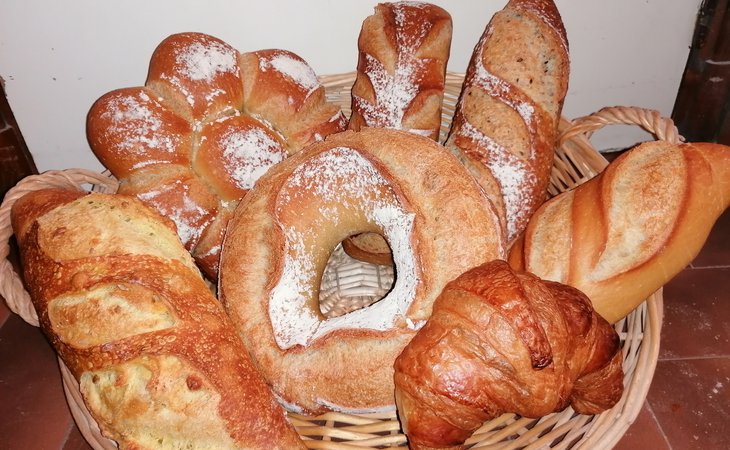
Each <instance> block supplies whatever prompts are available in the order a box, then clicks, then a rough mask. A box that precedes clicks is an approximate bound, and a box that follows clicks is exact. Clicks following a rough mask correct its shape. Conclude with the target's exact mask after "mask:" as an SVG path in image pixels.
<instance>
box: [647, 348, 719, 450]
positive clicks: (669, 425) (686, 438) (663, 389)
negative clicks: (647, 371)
mask: <svg viewBox="0 0 730 450" xmlns="http://www.w3.org/2000/svg"><path fill="white" fill-rule="evenodd" d="M648 401H649V404H650V405H651V408H652V411H653V412H654V415H655V416H656V419H657V421H658V422H659V425H660V426H661V429H662V430H663V431H664V433H665V435H666V436H667V439H668V441H669V443H670V445H671V448H674V449H703V450H727V449H728V448H730V358H707V359H683V360H673V361H659V363H658V364H657V370H656V373H655V376H654V381H653V383H652V386H651V388H650V389H649V395H648Z"/></svg>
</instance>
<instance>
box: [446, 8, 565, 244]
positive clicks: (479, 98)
mask: <svg viewBox="0 0 730 450" xmlns="http://www.w3.org/2000/svg"><path fill="white" fill-rule="evenodd" d="M568 74H569V58H568V41H567V37H566V34H565V28H564V27H563V23H562V21H561V18H560V14H559V12H558V10H557V8H556V7H555V4H554V3H553V2H552V0H511V1H510V2H509V3H508V4H507V6H506V7H505V8H504V9H503V10H502V11H499V12H497V13H496V14H495V15H494V17H493V18H492V20H491V21H490V22H489V25H488V26H487V28H486V30H485V31H484V34H483V35H482V37H481V39H480V41H479V43H478V44H477V46H476V48H475V49H474V53H473V55H472V59H471V61H470V63H469V67H468V68H467V72H466V76H465V79H464V85H463V88H462V92H461V94H460V98H459V101H458V104H457V107H456V112H455V114H454V118H453V121H452V124H451V130H450V132H449V136H448V138H447V141H446V147H447V148H448V149H449V150H451V151H452V152H454V153H455V154H456V155H457V156H458V157H459V159H460V160H461V161H462V162H463V163H464V164H465V165H466V166H467V167H468V168H469V170H470V171H471V172H472V174H473V175H474V176H475V177H476V178H477V180H478V181H479V183H480V184H481V185H482V187H483V188H484V189H485V190H486V191H487V192H488V193H489V195H490V197H491V198H492V201H493V202H494V203H495V204H496V205H498V207H499V209H500V211H501V213H502V214H503V219H504V223H505V226H506V231H507V241H508V243H511V242H513V241H514V239H515V238H516V237H517V236H519V235H520V234H521V232H522V231H523V230H524V227H525V226H526V225H527V222H528V220H529V218H530V216H531V215H532V213H533V212H534V211H535V209H537V207H538V206H539V205H540V204H541V203H543V202H544V201H545V200H546V198H547V186H548V182H549V178H550V169H551V167H552V163H553V157H554V152H555V139H556V136H557V126H558V123H559V119H560V114H561V110H562V106H563V100H564V98H565V94H566V92H567V87H568Z"/></svg>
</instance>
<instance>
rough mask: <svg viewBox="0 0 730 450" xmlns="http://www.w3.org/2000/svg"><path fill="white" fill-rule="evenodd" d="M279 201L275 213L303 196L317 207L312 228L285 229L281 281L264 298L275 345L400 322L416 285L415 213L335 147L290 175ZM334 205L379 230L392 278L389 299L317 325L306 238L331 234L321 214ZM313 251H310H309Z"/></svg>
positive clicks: (365, 165) (366, 165)
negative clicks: (389, 258)
mask: <svg viewBox="0 0 730 450" xmlns="http://www.w3.org/2000/svg"><path fill="white" fill-rule="evenodd" d="M282 192H286V193H287V194H288V195H284V196H281V197H280V203H279V204H277V210H276V211H277V214H280V213H281V211H284V210H286V208H287V205H288V204H289V203H290V202H292V201H295V200H296V199H297V198H298V197H299V196H300V195H302V193H303V192H308V193H314V194H316V196H317V198H318V200H319V202H320V204H319V205H312V207H313V208H320V212H321V213H320V214H319V215H317V216H316V219H314V220H315V222H314V223H305V224H296V225H289V226H286V227H285V228H284V230H283V231H284V235H285V240H286V243H285V249H284V255H285V256H284V262H283V271H282V276H281V278H280V279H279V281H278V282H277V284H276V286H275V287H274V289H273V290H272V292H271V296H270V299H269V317H270V318H271V322H272V326H273V329H274V335H275V338H276V342H277V344H278V345H279V347H280V348H282V349H286V348H290V347H293V346H295V345H304V346H306V345H308V344H310V343H311V342H312V341H314V340H316V339H317V338H320V337H322V336H324V335H326V334H327V333H330V332H332V331H334V330H337V329H342V328H361V329H371V330H388V329H390V328H392V327H393V326H394V325H395V323H396V321H397V320H398V318H402V317H405V315H406V312H407V309H408V306H409V305H410V304H411V303H412V301H413V299H414V297H415V292H416V286H417V284H418V276H417V267H416V259H415V256H414V252H413V248H412V246H411V240H410V239H411V233H412V230H413V221H414V219H415V214H414V213H411V212H408V211H406V210H404V209H403V207H402V206H401V205H400V203H399V201H398V199H397V197H396V196H395V193H394V192H393V190H392V188H390V187H389V185H388V181H387V180H386V179H385V178H384V177H383V176H382V175H381V174H380V173H379V172H378V170H377V169H376V168H375V167H374V166H373V165H372V163H371V162H370V161H368V160H367V159H366V158H365V157H364V156H363V155H361V154H360V153H358V152H357V151H356V150H353V149H350V148H345V147H338V148H333V149H330V150H327V151H325V152H323V153H321V154H319V155H317V156H315V157H314V158H312V159H310V160H309V161H306V162H305V163H303V164H302V165H301V166H299V167H298V168H297V169H295V170H294V171H293V172H292V174H291V176H290V177H289V179H288V180H287V182H286V184H285V185H284V187H283V189H282ZM334 203H336V204H339V205H341V206H342V207H344V208H346V209H352V210H354V211H363V212H364V214H365V216H366V217H367V219H368V220H370V221H372V222H373V223H375V224H376V225H377V226H378V227H380V228H381V229H382V232H383V235H384V236H385V237H386V239H387V240H388V242H389V244H390V246H391V250H392V252H393V258H394V261H395V265H396V268H397V270H398V277H397V280H396V282H395V284H394V286H393V289H392V290H391V292H390V293H389V294H388V295H387V296H386V297H385V298H383V299H382V300H380V301H379V302H377V303H374V304H373V305H370V306H368V307H366V308H362V309H359V310H357V311H354V312H351V313H348V314H345V315H342V316H338V317H334V318H329V319H321V318H320V317H319V316H318V315H317V314H316V313H315V311H312V309H311V308H310V307H309V306H308V304H311V299H313V298H314V299H316V296H317V293H316V290H317V287H318V282H319V280H318V279H317V274H316V273H315V267H314V264H313V262H312V261H313V259H314V258H313V255H314V254H315V252H319V251H321V249H320V248H316V247H317V246H316V245H312V246H311V247H310V246H308V245H307V244H306V243H307V242H310V243H311V242H315V243H316V240H313V239H312V238H313V235H312V233H320V232H322V229H323V228H325V227H332V226H333V225H332V223H331V219H330V216H328V215H327V212H328V208H330V205H332V204H334ZM313 247H314V248H313Z"/></svg>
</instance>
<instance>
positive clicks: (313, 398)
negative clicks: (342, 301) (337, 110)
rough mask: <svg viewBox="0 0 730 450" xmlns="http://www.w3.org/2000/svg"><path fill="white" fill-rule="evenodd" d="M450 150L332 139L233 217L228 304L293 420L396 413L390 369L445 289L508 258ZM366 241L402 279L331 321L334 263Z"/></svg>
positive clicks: (418, 142) (254, 194)
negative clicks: (359, 239)
mask: <svg viewBox="0 0 730 450" xmlns="http://www.w3.org/2000/svg"><path fill="white" fill-rule="evenodd" d="M410 150H416V151H418V153H419V154H420V155H421V156H422V157H420V158H418V160H417V161H414V160H413V159H412V158H410V157H409V151H410ZM442 150H443V149H442V148H441V147H440V146H439V145H438V144H436V143H435V142H433V141H432V140H430V139H428V138H425V137H423V136H418V135H415V134H412V133H408V132H404V131H398V130H389V129H385V128H366V129H363V130H361V131H359V132H354V131H348V132H344V133H339V134H335V135H331V136H330V137H329V138H327V139H326V140H325V141H324V142H319V143H316V144H313V145H311V146H309V147H307V148H306V149H304V150H303V151H301V152H299V153H298V154H296V155H293V156H292V157H290V158H288V159H287V160H285V161H282V162H281V163H279V164H277V165H276V166H274V167H272V168H271V169H270V170H269V171H268V172H267V173H266V174H265V175H264V176H263V177H261V179H259V182H258V183H257V184H256V186H254V188H253V189H251V191H250V192H249V193H248V194H247V195H246V197H245V198H244V199H243V201H242V202H241V204H240V205H239V207H238V209H237V210H236V213H235V216H234V218H233V219H232V220H231V222H230V223H229V227H228V231H227V233H226V239H225V243H224V246H223V254H222V256H221V274H220V280H219V297H220V299H221V301H222V302H223V304H224V305H225V307H226V310H227V311H228V313H229V315H230V316H231V318H232V319H233V321H234V323H235V324H236V326H237V328H238V330H239V333H240V336H241V339H242V340H243V341H244V342H245V343H246V345H247V347H248V350H249V352H250V353H251V355H252V356H253V358H254V359H255V360H256V362H257V365H258V366H259V367H260V369H261V371H262V373H263V374H264V377H265V378H266V379H267V380H268V381H269V383H270V384H271V385H272V388H273V389H274V391H275V392H276V394H277V396H278V397H280V398H281V399H282V400H283V401H284V402H285V403H286V404H287V405H288V406H289V407H290V408H293V409H295V410H298V411H306V412H309V413H321V412H324V411H326V410H336V411H345V412H376V411H385V410H393V409H394V408H395V403H394V398H393V361H394V360H395V357H396V356H397V355H398V354H399V353H400V351H401V350H402V348H403V346H404V345H405V344H406V343H407V342H408V341H409V340H410V339H411V337H412V336H413V334H414V333H415V332H416V330H418V329H419V328H420V327H421V326H423V323H424V322H425V321H426V319H428V317H429V316H430V313H431V305H432V303H433V300H434V299H435V298H436V296H437V295H438V294H439V292H440V291H441V289H442V288H443V286H444V285H445V284H446V283H447V282H448V281H449V280H451V279H453V278H454V277H456V276H458V275H459V274H460V273H462V272H463V271H465V270H467V269H468V268H470V267H473V266H475V265H478V264H480V263H481V262H482V261H486V260H492V259H495V258H502V256H501V255H505V254H506V253H505V246H504V237H503V233H502V229H501V227H500V224H499V220H498V218H497V215H496V213H495V212H494V210H493V209H492V208H491V206H490V204H489V200H488V199H487V198H486V197H485V196H484V194H483V192H482V191H481V190H480V189H479V186H478V185H477V184H476V182H475V181H474V179H473V178H471V177H470V176H469V174H468V172H467V171H466V169H465V168H464V167H463V166H462V165H461V164H460V163H459V162H458V161H457V160H456V158H454V157H453V156H452V155H450V154H449V153H448V152H444V151H442ZM333 218H336V220H333ZM456 227H459V228H460V229H461V230H462V231H463V233H460V234H454V233H451V232H450V231H451V230H453V229H454V228H456ZM366 231H369V232H377V233H379V234H383V235H384V236H386V238H387V239H388V241H389V242H390V243H391V246H392V248H393V257H394V259H395V264H396V267H397V268H398V277H397V280H396V281H395V284H394V285H393V286H392V288H391V290H390V292H389V293H388V294H387V295H386V296H385V297H384V298H383V299H381V300H379V301H378V302H376V303H374V304H372V305H370V306H368V307H365V308H362V309H359V310H357V311H354V312H350V313H348V314H345V315H341V316H338V317H325V316H324V315H323V314H322V312H321V311H320V310H319V297H318V293H319V281H320V279H321V278H322V274H323V272H324V267H325V264H326V263H327V259H328V258H329V256H330V252H331V251H332V249H333V248H335V246H336V245H337V244H338V243H339V242H341V241H342V240H343V239H344V238H345V237H347V236H350V235H352V234H354V233H357V232H366ZM302 386H307V388H306V389H302Z"/></svg>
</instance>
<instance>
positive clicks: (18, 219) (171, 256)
mask: <svg viewBox="0 0 730 450" xmlns="http://www.w3.org/2000/svg"><path fill="white" fill-rule="evenodd" d="M11 215H12V223H13V229H14V232H15V234H16V236H17V238H18V241H19V244H20V249H21V256H22V262H23V267H24V278H25V283H26V285H27V288H28V291H29V293H30V297H31V299H32V302H33V305H34V306H35V308H36V311H37V313H38V317H39V321H40V326H41V328H42V330H43V331H44V333H45V334H46V335H47V337H48V339H49V340H50V341H51V344H52V345H53V347H54V348H55V349H56V351H57V352H58V354H59V356H60V357H61V359H62V360H63V361H64V362H65V364H66V365H67V366H68V368H69V369H70V371H71V373H72V374H73V375H74V377H75V378H76V380H78V382H79V385H80V392H81V393H82V395H83V398H84V402H85V403H86V406H87V408H88V410H89V411H90V413H91V415H92V416H93V417H94V419H95V420H96V421H97V422H98V424H99V426H100V429H101V431H102V433H103V434H104V435H105V436H107V437H108V438H110V439H113V440H114V441H116V442H117V443H118V444H119V446H120V448H122V449H172V448H196V449H261V450H263V449H273V448H278V449H293V448H300V449H304V448H305V446H304V445H303V443H302V442H301V440H300V439H299V437H298V435H297V433H296V431H295V430H294V428H293V427H292V426H291V425H290V424H289V423H288V422H287V419H286V416H285V412H284V410H283V409H282V408H281V406H280V405H279V404H278V403H277V402H276V400H275V399H274V397H273V394H272V393H271V391H270V390H269V388H268V386H267V385H266V384H265V382H264V380H263V378H262V377H261V375H260V374H259V373H258V371H257V369H256V367H255V365H254V364H253V363H252V362H251V360H250V359H249V357H248V353H247V352H246V349H245V348H244V346H243V344H242V342H241V341H240V339H239V338H238V336H237V334H236V332H235V331H234V330H233V327H232V325H231V323H230V322H229V319H228V317H227V316H226V314H225V312H224V310H223V308H222V307H221V306H220V304H219V303H218V302H217V300H216V299H215V297H214V296H213V294H212V292H211V290H210V289H209V287H208V285H207V284H206V283H205V282H204V281H203V278H202V275H201V273H200V271H199V270H198V269H197V267H196V266H195V263H194V262H193V259H192V257H191V256H190V254H189V253H188V252H187V251H186V250H185V248H184V247H183V245H182V243H181V242H180V240H179V238H178V236H177V235H176V234H175V228H174V225H173V223H172V222H171V221H169V220H167V219H163V218H162V217H161V216H159V215H158V214H157V213H156V212H154V211H153V210H152V209H150V208H148V207H146V206H144V205H143V204H142V203H141V202H140V201H139V200H137V199H135V198H132V197H126V196H121V195H111V194H97V193H94V194H88V195H86V194H82V193H80V192H73V191H66V190H60V189H47V190H40V191H35V192H32V193H30V194H27V195H25V196H24V197H22V198H20V199H18V201H17V202H16V203H15V204H14V205H13V208H12V213H11Z"/></svg>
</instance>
